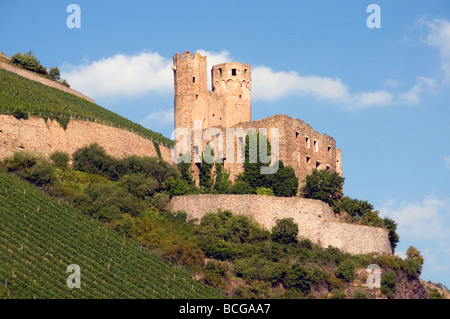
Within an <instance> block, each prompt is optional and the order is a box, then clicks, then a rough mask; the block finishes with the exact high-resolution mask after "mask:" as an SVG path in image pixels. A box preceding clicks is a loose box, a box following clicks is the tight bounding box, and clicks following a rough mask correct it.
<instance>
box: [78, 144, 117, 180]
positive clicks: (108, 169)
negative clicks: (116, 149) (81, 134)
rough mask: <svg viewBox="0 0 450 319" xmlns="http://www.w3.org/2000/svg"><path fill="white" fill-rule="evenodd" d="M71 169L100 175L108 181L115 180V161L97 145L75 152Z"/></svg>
mask: <svg viewBox="0 0 450 319" xmlns="http://www.w3.org/2000/svg"><path fill="white" fill-rule="evenodd" d="M72 158H73V165H72V166H73V169H75V170H78V171H82V172H85V173H91V174H97V175H102V176H104V177H106V178H109V179H110V180H117V178H118V173H117V171H116V169H115V164H116V162H115V160H114V159H113V158H112V157H111V156H110V155H108V154H107V153H106V151H105V149H104V148H103V147H101V146H100V145H98V144H97V143H93V144H90V145H89V146H84V147H82V148H80V149H78V150H76V151H75V152H74V153H73V155H72Z"/></svg>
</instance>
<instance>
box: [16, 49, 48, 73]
mask: <svg viewBox="0 0 450 319" xmlns="http://www.w3.org/2000/svg"><path fill="white" fill-rule="evenodd" d="M10 62H11V63H12V64H15V65H18V66H20V67H22V68H24V69H26V70H29V71H32V72H36V73H39V74H43V75H48V72H47V69H46V68H45V67H44V66H42V64H41V62H39V60H38V59H37V58H36V57H35V56H34V54H33V52H32V51H28V52H26V53H20V52H17V53H16V54H14V55H13V56H12V57H11V60H10Z"/></svg>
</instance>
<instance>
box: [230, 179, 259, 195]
mask: <svg viewBox="0 0 450 319" xmlns="http://www.w3.org/2000/svg"><path fill="white" fill-rule="evenodd" d="M254 193H255V189H254V188H253V187H251V186H250V184H249V183H247V182H245V181H242V180H237V181H236V182H235V183H234V185H233V186H232V187H231V194H254Z"/></svg>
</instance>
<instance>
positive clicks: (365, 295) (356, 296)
mask: <svg viewBox="0 0 450 319" xmlns="http://www.w3.org/2000/svg"><path fill="white" fill-rule="evenodd" d="M353 299H370V294H369V293H368V292H367V291H363V290H359V289H357V290H356V291H355V292H354V293H353Z"/></svg>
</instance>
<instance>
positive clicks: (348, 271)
mask: <svg viewBox="0 0 450 319" xmlns="http://www.w3.org/2000/svg"><path fill="white" fill-rule="evenodd" d="M354 273H355V264H354V262H353V261H352V260H350V259H346V260H344V261H343V262H341V263H340V264H339V267H338V269H337V271H336V277H338V278H342V279H344V280H345V281H346V282H350V281H352V280H353V279H354Z"/></svg>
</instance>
